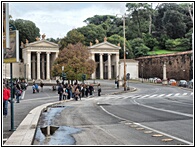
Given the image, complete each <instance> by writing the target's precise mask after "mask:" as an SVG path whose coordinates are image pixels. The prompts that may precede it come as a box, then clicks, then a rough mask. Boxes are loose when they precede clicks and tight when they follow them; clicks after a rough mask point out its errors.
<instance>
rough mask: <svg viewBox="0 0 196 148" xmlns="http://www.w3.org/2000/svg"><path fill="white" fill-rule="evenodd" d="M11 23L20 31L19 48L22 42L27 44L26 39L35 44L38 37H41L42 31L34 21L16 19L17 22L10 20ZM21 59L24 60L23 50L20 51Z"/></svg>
mask: <svg viewBox="0 0 196 148" xmlns="http://www.w3.org/2000/svg"><path fill="white" fill-rule="evenodd" d="M9 23H10V24H12V25H14V26H15V27H16V29H17V30H19V47H20V46H21V42H23V43H26V39H27V40H28V41H29V42H34V41H35V38H36V37H40V33H39V32H40V30H39V28H38V27H36V25H35V23H33V22H32V21H29V20H23V19H16V20H15V21H14V20H10V22H9ZM19 58H20V59H22V49H20V50H19Z"/></svg>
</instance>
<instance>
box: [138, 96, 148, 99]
mask: <svg viewBox="0 0 196 148" xmlns="http://www.w3.org/2000/svg"><path fill="white" fill-rule="evenodd" d="M148 96H149V95H144V96H142V97H140V98H139V99H142V98H145V97H148Z"/></svg>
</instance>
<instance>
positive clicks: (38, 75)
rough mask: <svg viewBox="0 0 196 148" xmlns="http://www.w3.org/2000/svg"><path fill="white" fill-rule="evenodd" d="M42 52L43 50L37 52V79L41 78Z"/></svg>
mask: <svg viewBox="0 0 196 148" xmlns="http://www.w3.org/2000/svg"><path fill="white" fill-rule="evenodd" d="M40 54H41V52H37V80H40Z"/></svg>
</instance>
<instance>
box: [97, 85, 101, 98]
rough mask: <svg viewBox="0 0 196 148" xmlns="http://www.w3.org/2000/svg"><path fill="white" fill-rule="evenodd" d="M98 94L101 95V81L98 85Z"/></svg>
mask: <svg viewBox="0 0 196 148" xmlns="http://www.w3.org/2000/svg"><path fill="white" fill-rule="evenodd" d="M97 90H98V96H101V85H100V83H99V84H98V85H97Z"/></svg>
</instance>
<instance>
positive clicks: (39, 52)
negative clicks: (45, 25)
mask: <svg viewBox="0 0 196 148" xmlns="http://www.w3.org/2000/svg"><path fill="white" fill-rule="evenodd" d="M44 37H45V36H42V40H39V39H38V38H37V41H35V42H32V43H28V41H26V45H25V48H23V55H22V56H23V62H24V67H25V68H24V75H25V77H26V78H27V79H29V80H31V79H35V80H40V79H43V80H50V79H51V75H50V71H51V68H52V64H53V63H54V61H55V59H56V58H57V57H58V53H59V47H58V44H55V43H53V42H49V41H47V40H45V39H44Z"/></svg>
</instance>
